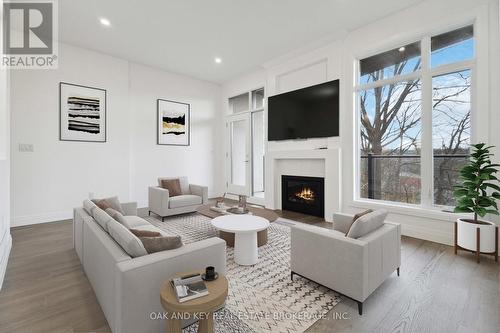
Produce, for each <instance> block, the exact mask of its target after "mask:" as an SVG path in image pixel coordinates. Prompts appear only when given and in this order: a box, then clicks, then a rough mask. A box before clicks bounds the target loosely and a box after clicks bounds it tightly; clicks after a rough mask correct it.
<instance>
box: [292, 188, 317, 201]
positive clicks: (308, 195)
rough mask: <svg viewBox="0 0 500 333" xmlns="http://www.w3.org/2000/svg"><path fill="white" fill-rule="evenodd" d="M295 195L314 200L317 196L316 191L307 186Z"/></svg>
mask: <svg viewBox="0 0 500 333" xmlns="http://www.w3.org/2000/svg"><path fill="white" fill-rule="evenodd" d="M295 196H297V197H299V198H301V199H304V200H306V201H314V198H315V195H314V191H313V190H311V189H310V188H307V187H305V188H302V190H301V191H300V192H297V193H295Z"/></svg>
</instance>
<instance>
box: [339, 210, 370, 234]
mask: <svg viewBox="0 0 500 333" xmlns="http://www.w3.org/2000/svg"><path fill="white" fill-rule="evenodd" d="M371 212H373V210H371V209H367V210H365V211H363V212H360V213H357V214H354V216H353V217H352V221H351V224H350V225H349V228H348V229H347V231H346V233H345V235H346V236H347V234H348V233H349V230H351V227H352V225H353V223H354V222H356V220H357V219H359V218H360V217H361V216H363V215H366V214H369V213H371Z"/></svg>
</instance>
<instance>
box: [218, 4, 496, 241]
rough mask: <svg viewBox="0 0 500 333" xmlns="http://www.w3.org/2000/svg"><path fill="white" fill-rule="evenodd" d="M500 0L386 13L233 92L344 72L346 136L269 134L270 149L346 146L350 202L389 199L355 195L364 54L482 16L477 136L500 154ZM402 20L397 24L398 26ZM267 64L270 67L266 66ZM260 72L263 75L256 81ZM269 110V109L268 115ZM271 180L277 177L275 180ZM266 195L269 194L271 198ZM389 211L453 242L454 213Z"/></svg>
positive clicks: (407, 225) (353, 205)
mask: <svg viewBox="0 0 500 333" xmlns="http://www.w3.org/2000/svg"><path fill="white" fill-rule="evenodd" d="M498 14H499V9H498V1H496V0H492V1H488V0H478V1H467V0H435V1H425V2H423V3H421V4H419V5H417V6H413V7H410V8H407V9H405V10H403V11H401V12H399V13H396V14H394V15H390V16H388V17H386V18H384V19H382V20H380V21H377V22H373V23H372V24H369V25H367V26H364V27H362V28H360V29H357V30H355V31H351V32H350V33H348V34H347V35H345V36H344V38H343V39H342V40H339V41H337V42H334V43H331V44H329V45H326V46H324V47H322V48H318V49H315V50H310V51H309V52H304V53H302V54H301V55H297V54H296V53H291V54H290V55H284V56H282V57H280V58H278V59H275V60H271V61H269V62H267V63H266V64H265V65H264V70H260V71H258V72H257V73H254V74H250V75H246V76H244V77H241V78H238V79H235V80H232V81H230V82H228V83H226V84H224V85H223V99H225V98H227V97H228V94H227V92H236V91H238V90H241V89H242V87H244V86H245V84H246V85H248V84H247V82H248V81H252V82H253V83H252V84H253V85H254V86H257V85H258V84H261V85H262V84H264V85H265V86H266V94H267V95H268V96H270V95H273V94H276V93H282V92H285V91H289V90H293V89H298V88H301V87H304V86H308V85H312V84H319V83H321V82H325V81H328V80H334V79H337V78H340V110H341V115H340V136H339V137H337V138H326V139H310V140H300V141H293V140H290V141H280V142H268V144H267V152H274V151H292V150H307V149H310V150H312V149H316V148H319V147H327V148H329V149H330V148H335V147H339V148H341V151H342V182H343V186H342V187H343V188H342V199H341V200H342V210H343V211H345V212H351V213H352V212H357V211H359V210H361V209H364V208H374V207H375V208H379V207H385V206H383V205H378V204H373V203H366V202H360V201H355V200H354V197H355V193H354V186H355V185H354V184H355V179H354V177H355V174H354V168H353V165H354V163H355V155H354V151H355V146H354V137H355V131H354V128H355V123H354V98H353V96H354V95H353V86H354V70H353V64H354V62H355V59H356V58H359V57H364V56H368V55H371V54H375V53H377V52H380V51H384V50H387V49H390V48H393V47H397V46H400V45H403V44H405V43H407V42H413V41H415V40H418V39H420V38H421V37H422V36H423V35H424V34H428V33H434V32H441V31H443V30H444V31H446V30H447V29H453V28H455V27H457V26H460V25H463V24H467V23H469V22H472V21H474V20H476V28H477V30H476V42H477V59H478V60H477V67H476V88H477V89H476V95H475V97H476V98H475V112H476V118H475V125H473V126H474V129H475V133H476V134H477V135H476V137H475V138H476V139H477V140H485V141H488V142H490V143H491V144H494V145H497V146H498V147H499V148H498V149H497V159H499V160H500V131H498V130H497V128H496V127H497V126H498V124H499V123H500V112H497V111H498V110H499V109H500V96H499V94H498V91H500V78H499V77H500V72H499V71H500V68H499V67H500V65H499V59H500V50H499V48H500V46H499V27H498ZM396 27H397V28H396ZM262 72H265V74H262ZM258 80H260V83H258V82H256V81H258ZM266 118H267V117H266ZM270 186H271V185H270ZM270 201H272V200H268V198H266V202H270ZM386 208H388V209H389V211H390V212H391V214H390V216H389V219H390V220H393V221H396V222H401V223H402V224H403V233H404V234H406V235H410V236H414V237H418V238H423V239H428V240H432V241H437V242H441V243H446V244H451V243H452V240H453V231H452V230H453V223H452V222H453V220H454V219H455V218H456V216H455V215H453V214H446V213H443V212H439V211H428V210H423V209H420V208H418V207H417V208H406V207H395V206H387V207H386Z"/></svg>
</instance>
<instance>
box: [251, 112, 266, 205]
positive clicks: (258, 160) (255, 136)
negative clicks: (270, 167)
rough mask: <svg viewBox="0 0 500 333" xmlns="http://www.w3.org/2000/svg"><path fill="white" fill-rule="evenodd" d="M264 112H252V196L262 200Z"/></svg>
mask: <svg viewBox="0 0 500 333" xmlns="http://www.w3.org/2000/svg"><path fill="white" fill-rule="evenodd" d="M264 154H265V137H264V111H263V110H262V111H256V112H252V196H253V197H255V198H260V199H262V202H263V199H264V176H265V175H264Z"/></svg>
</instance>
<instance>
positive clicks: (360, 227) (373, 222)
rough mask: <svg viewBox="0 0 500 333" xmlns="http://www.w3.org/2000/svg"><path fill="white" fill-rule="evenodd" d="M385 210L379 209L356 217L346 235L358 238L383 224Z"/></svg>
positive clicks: (385, 214)
mask: <svg viewBox="0 0 500 333" xmlns="http://www.w3.org/2000/svg"><path fill="white" fill-rule="evenodd" d="M386 216H387V211H386V210H385V209H379V210H376V211H374V212H371V213H368V214H366V215H363V216H361V217H360V218H359V219H357V220H356V221H355V222H354V223H353V224H352V226H351V229H349V232H348V234H347V237H350V238H359V237H362V236H364V235H366V234H368V233H370V232H372V231H374V230H376V229H378V228H380V227H381V226H383V225H384V221H385V218H386Z"/></svg>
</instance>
